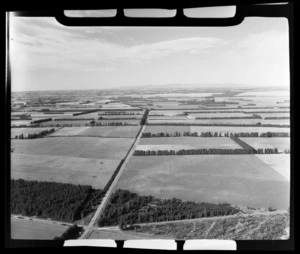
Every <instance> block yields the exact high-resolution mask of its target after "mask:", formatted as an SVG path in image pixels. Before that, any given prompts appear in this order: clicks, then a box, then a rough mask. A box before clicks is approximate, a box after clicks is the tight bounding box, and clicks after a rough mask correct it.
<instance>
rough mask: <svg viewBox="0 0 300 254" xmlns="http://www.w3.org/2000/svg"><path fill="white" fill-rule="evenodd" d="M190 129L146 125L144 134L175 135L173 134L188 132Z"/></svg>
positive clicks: (187, 127) (188, 127)
mask: <svg viewBox="0 0 300 254" xmlns="http://www.w3.org/2000/svg"><path fill="white" fill-rule="evenodd" d="M190 131H191V127H190V126H176V125H174V126H163V125H146V128H145V130H144V132H150V133H161V132H163V133H166V132H168V133H175V132H180V133H183V132H190Z"/></svg>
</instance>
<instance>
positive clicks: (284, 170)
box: [255, 154, 291, 181]
mask: <svg viewBox="0 0 300 254" xmlns="http://www.w3.org/2000/svg"><path fill="white" fill-rule="evenodd" d="M255 156H256V157H258V158H259V159H260V160H262V161H263V162H264V163H266V164H267V165H268V166H270V167H271V168H272V169H274V170H275V171H277V172H278V173H279V174H281V175H282V176H283V177H285V178H286V179H287V180H288V181H290V178H291V173H290V171H291V157H290V154H276V156H272V154H259V155H255Z"/></svg>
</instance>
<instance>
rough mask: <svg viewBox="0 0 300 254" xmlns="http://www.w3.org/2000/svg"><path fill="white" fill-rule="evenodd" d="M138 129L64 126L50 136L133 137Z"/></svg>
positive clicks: (130, 127)
mask: <svg viewBox="0 0 300 254" xmlns="http://www.w3.org/2000/svg"><path fill="white" fill-rule="evenodd" d="M139 130H140V126H95V127H64V128H62V129H60V130H59V131H57V132H55V133H53V135H50V136H51V137H58V136H82V137H89V136H90V137H108V138H109V137H111V138H118V137H120V138H135V137H136V135H137V133H138V132H139Z"/></svg>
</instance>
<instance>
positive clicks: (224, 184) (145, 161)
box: [116, 155, 290, 210]
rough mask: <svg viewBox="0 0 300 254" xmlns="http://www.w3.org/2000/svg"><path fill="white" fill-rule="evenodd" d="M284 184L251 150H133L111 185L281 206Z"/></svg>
mask: <svg viewBox="0 0 300 254" xmlns="http://www.w3.org/2000/svg"><path fill="white" fill-rule="evenodd" d="M274 156H275V157H276V156H277V155H274ZM289 187H290V183H289V181H287V179H286V178H284V177H283V176H282V175H281V174H279V173H278V172H276V171H275V170H274V169H273V168H272V167H270V166H268V165H267V164H266V163H264V162H263V161H262V160H260V159H259V158H258V157H257V156H255V155H205V156H204V155H203V156H193V155H184V156H172V158H170V156H149V157H148V156H132V157H131V158H130V161H129V163H128V164H127V165H126V169H125V171H124V172H123V174H122V175H121V178H120V180H119V182H118V184H117V186H116V189H117V188H120V189H127V190H129V191H132V192H136V193H138V194H141V195H153V196H156V197H160V198H172V197H175V198H179V199H182V200H191V201H198V202H209V203H219V202H228V203H230V204H234V205H242V206H251V207H261V208H268V207H269V206H272V207H273V208H277V209H285V210H286V209H287V208H288V206H289V205H290V204H289Z"/></svg>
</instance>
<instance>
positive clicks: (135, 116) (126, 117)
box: [97, 114, 143, 121]
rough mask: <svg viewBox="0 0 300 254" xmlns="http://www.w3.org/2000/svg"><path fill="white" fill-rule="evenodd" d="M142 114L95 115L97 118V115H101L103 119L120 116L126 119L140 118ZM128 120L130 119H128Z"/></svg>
mask: <svg viewBox="0 0 300 254" xmlns="http://www.w3.org/2000/svg"><path fill="white" fill-rule="evenodd" d="M142 116H143V115H142V114H138V115H98V116H97V120H98V118H99V117H103V118H104V119H114V118H120V119H121V120H120V121H122V120H123V119H125V120H126V119H128V118H136V119H141V118H142ZM129 120H130V119H129Z"/></svg>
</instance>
